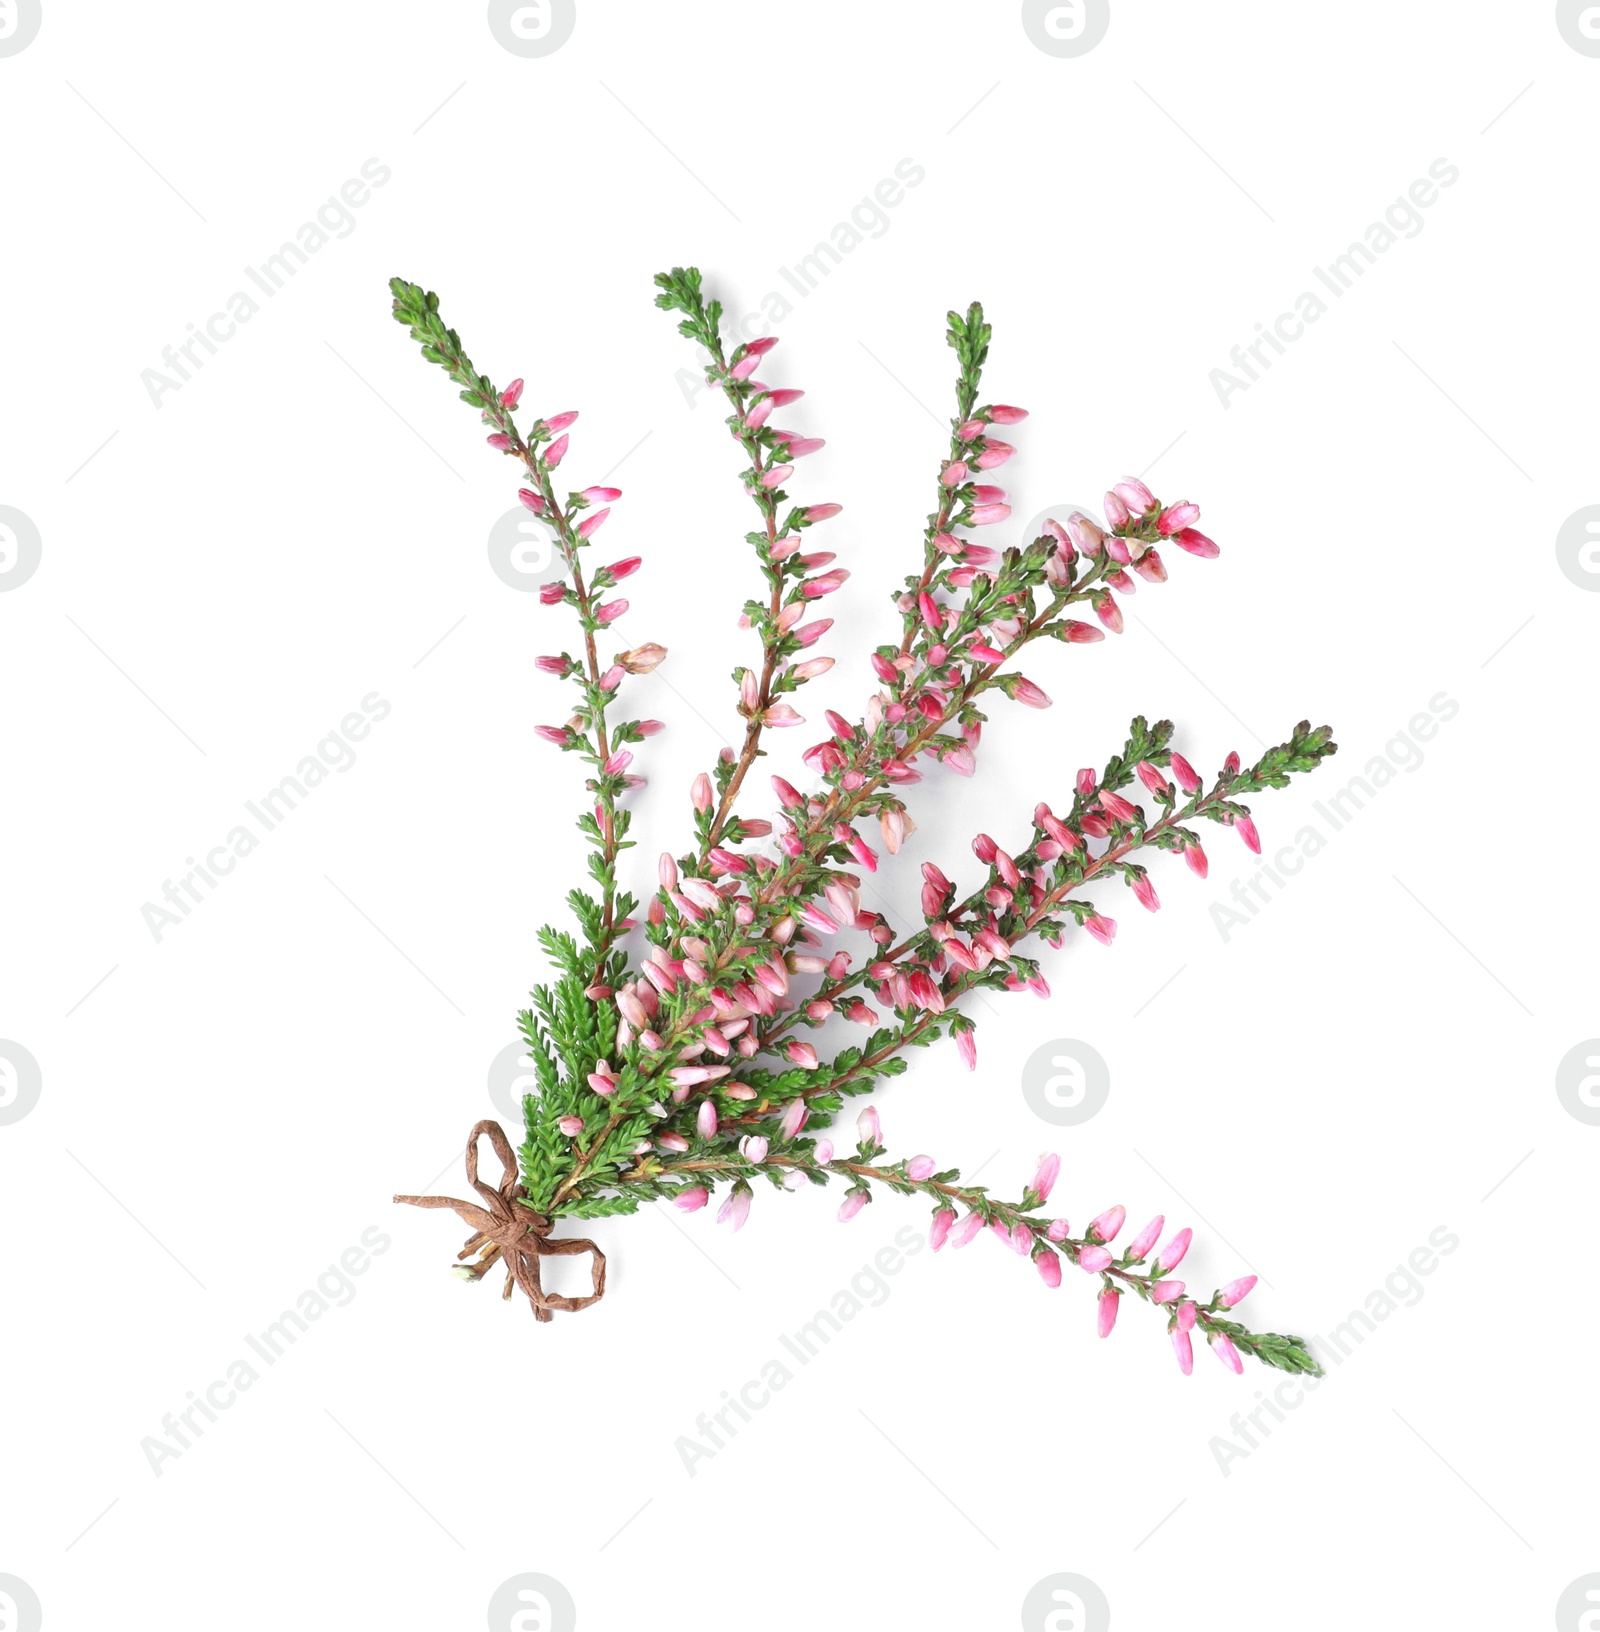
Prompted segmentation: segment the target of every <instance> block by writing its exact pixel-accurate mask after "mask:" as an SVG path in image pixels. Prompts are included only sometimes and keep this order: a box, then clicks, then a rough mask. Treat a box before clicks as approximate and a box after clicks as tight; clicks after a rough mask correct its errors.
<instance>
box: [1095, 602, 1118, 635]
mask: <svg viewBox="0 0 1600 1632" xmlns="http://www.w3.org/2000/svg"><path fill="white" fill-rule="evenodd" d="M1094 615H1095V616H1096V617H1097V618H1098V619H1099V620H1100V621H1101V622H1102V623H1103V624H1104V625H1105V626H1106V628H1107V629H1109V630H1110V631H1111V633H1112V634H1114V635H1120V634H1121V633H1122V608H1121V607H1120V606H1118V605H1117V600H1116V597H1115V596H1114V595H1102V596H1100V597H1099V598H1098V599H1097V600H1096V601H1095V603H1094Z"/></svg>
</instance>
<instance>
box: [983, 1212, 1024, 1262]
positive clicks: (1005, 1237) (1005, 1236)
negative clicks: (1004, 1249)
mask: <svg viewBox="0 0 1600 1632" xmlns="http://www.w3.org/2000/svg"><path fill="white" fill-rule="evenodd" d="M992 1227H993V1229H994V1233H995V1234H996V1235H997V1236H999V1237H1000V1239H1001V1240H1002V1241H1009V1242H1010V1243H1011V1250H1012V1251H1013V1252H1014V1253H1016V1254H1017V1256H1018V1257H1019V1258H1020V1257H1022V1256H1023V1255H1024V1254H1026V1253H1030V1252H1032V1251H1033V1231H1032V1230H1030V1229H1029V1228H1028V1226H1027V1225H1026V1224H1013V1225H1012V1226H1011V1228H1010V1229H1009V1230H1008V1229H1007V1228H1006V1227H1005V1225H1004V1224H1002V1223H1000V1221H999V1220H998V1219H996V1220H995V1223H994V1225H993V1226H992Z"/></svg>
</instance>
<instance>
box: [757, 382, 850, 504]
mask: <svg viewBox="0 0 1600 1632" xmlns="http://www.w3.org/2000/svg"><path fill="white" fill-rule="evenodd" d="M773 394H774V396H776V395H778V394H779V393H777V392H774V393H773ZM799 394H800V393H799V392H798V391H797V392H796V393H795V395H796V396H799ZM842 509H844V506H843V505H842V504H814V505H812V506H811V507H810V509H808V510H807V511H806V514H805V519H806V522H807V524H808V525H812V526H814V525H815V524H816V523H817V522H819V521H832V520H833V518H834V517H835V516H836V515H838V514H839V512H840V511H841V510H842Z"/></svg>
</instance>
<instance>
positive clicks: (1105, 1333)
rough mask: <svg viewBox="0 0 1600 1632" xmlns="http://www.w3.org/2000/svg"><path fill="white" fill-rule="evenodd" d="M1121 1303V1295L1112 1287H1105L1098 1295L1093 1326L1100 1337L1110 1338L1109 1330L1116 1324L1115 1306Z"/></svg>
mask: <svg viewBox="0 0 1600 1632" xmlns="http://www.w3.org/2000/svg"><path fill="white" fill-rule="evenodd" d="M1121 1302H1122V1294H1121V1293H1120V1292H1118V1291H1116V1290H1114V1289H1113V1288H1112V1287H1109V1286H1108V1287H1106V1289H1105V1290H1104V1291H1103V1292H1102V1293H1101V1294H1100V1296H1099V1298H1098V1300H1097V1304H1098V1307H1097V1309H1096V1317H1097V1318H1096V1321H1095V1325H1096V1327H1097V1328H1098V1330H1099V1333H1100V1335H1101V1337H1110V1336H1111V1329H1112V1328H1113V1327H1114V1326H1115V1325H1116V1324H1117V1305H1118V1304H1120V1303H1121Z"/></svg>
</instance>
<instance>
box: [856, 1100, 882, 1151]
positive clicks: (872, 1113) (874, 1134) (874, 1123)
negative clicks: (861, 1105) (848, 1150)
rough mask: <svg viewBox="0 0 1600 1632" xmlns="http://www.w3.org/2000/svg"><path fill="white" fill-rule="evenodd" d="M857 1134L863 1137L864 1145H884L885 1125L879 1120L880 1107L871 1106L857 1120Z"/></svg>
mask: <svg viewBox="0 0 1600 1632" xmlns="http://www.w3.org/2000/svg"><path fill="white" fill-rule="evenodd" d="M856 1132H857V1133H859V1134H860V1135H861V1143H862V1144H864V1145H881V1144H882V1143H883V1124H882V1123H881V1122H880V1121H879V1120H878V1107H877V1106H876V1105H869V1106H868V1107H867V1108H866V1110H864V1111H863V1112H862V1113H861V1115H860V1116H858V1117H857V1118H856Z"/></svg>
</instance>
